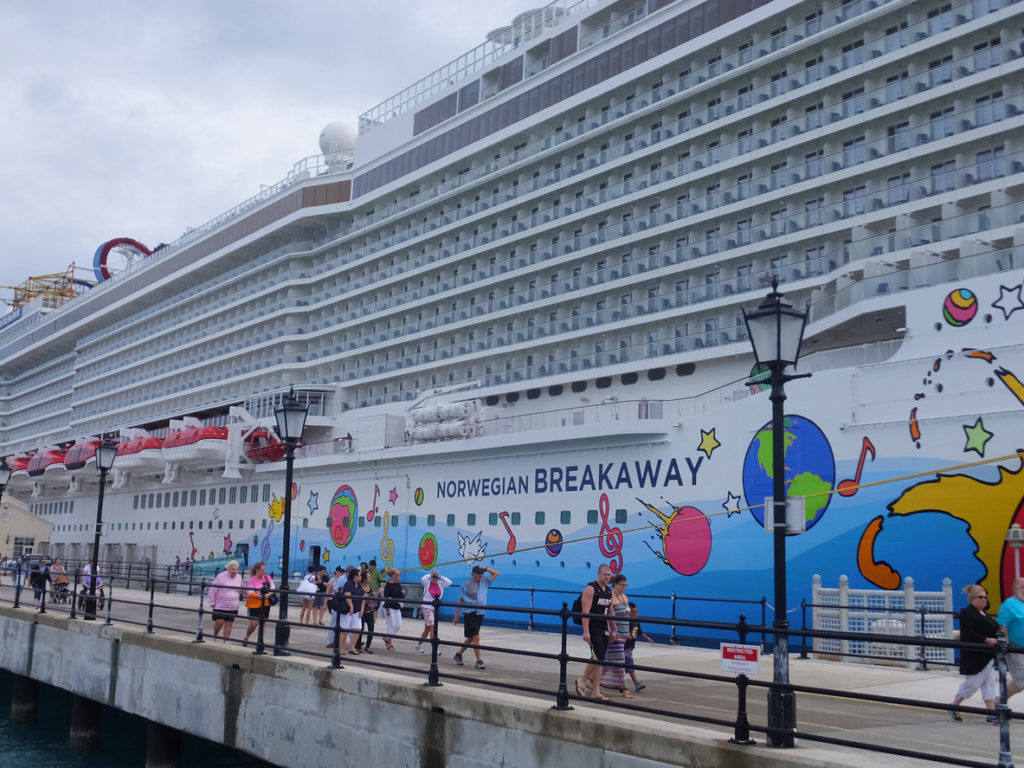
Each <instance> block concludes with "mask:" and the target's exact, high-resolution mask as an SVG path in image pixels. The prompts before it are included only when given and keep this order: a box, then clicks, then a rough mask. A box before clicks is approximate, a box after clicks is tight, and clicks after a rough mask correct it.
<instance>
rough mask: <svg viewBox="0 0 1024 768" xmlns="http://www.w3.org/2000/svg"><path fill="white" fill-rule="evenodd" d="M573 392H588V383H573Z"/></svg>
mask: <svg viewBox="0 0 1024 768" xmlns="http://www.w3.org/2000/svg"><path fill="white" fill-rule="evenodd" d="M572 391H573V392H586V391H587V382H585V381H574V382H573V383H572Z"/></svg>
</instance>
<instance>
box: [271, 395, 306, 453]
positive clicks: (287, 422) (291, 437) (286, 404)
mask: <svg viewBox="0 0 1024 768" xmlns="http://www.w3.org/2000/svg"><path fill="white" fill-rule="evenodd" d="M307 415H309V406H308V405H303V404H302V403H300V402H299V401H298V399H297V398H296V397H295V390H294V389H290V390H289V391H288V395H287V396H286V397H285V398H284V400H283V401H282V403H281V407H280V408H275V409H274V418H276V419H277V434H278V435H280V437H281V439H282V440H284V441H285V442H286V443H289V442H291V443H297V442H298V441H299V440H301V439H302V431H303V430H304V429H305V428H306V416H307Z"/></svg>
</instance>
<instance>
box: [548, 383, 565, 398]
mask: <svg viewBox="0 0 1024 768" xmlns="http://www.w3.org/2000/svg"><path fill="white" fill-rule="evenodd" d="M548 394H549V395H551V397H558V396H559V395H560V394H562V385H561V384H552V385H551V386H550V387H548Z"/></svg>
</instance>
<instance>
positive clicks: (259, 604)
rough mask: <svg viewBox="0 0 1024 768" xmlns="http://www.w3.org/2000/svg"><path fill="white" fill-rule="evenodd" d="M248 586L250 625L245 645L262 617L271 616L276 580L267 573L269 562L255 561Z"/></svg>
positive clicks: (247, 600) (246, 602)
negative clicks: (272, 595) (271, 597)
mask: <svg viewBox="0 0 1024 768" xmlns="http://www.w3.org/2000/svg"><path fill="white" fill-rule="evenodd" d="M246 586H247V587H248V588H249V594H248V595H247V596H246V598H245V607H246V609H247V610H248V612H249V626H248V627H247V628H246V630H245V637H244V638H243V639H242V646H243V647H244V646H246V645H248V644H249V635H251V634H252V633H253V632H255V631H256V627H258V626H259V625H260V619H263V620H264V621H265V620H266V619H268V618H269V617H270V595H271V594H273V591H274V580H273V579H272V578H270V576H268V575H267V564H266V563H264V562H263V561H262V560H257V561H256V562H255V563H253V566H252V568H251V569H250V571H249V581H248V583H247V584H246Z"/></svg>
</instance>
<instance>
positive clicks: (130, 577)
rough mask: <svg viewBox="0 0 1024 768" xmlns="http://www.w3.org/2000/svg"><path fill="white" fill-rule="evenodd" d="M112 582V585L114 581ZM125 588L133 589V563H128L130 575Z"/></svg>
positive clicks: (126, 577) (126, 578)
mask: <svg viewBox="0 0 1024 768" xmlns="http://www.w3.org/2000/svg"><path fill="white" fill-rule="evenodd" d="M110 581H111V583H113V581H114V580H113V579H111V580H110ZM124 588H125V589H131V588H132V564H131V563H128V573H127V575H126V576H125V580H124Z"/></svg>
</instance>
